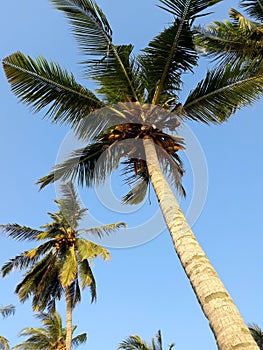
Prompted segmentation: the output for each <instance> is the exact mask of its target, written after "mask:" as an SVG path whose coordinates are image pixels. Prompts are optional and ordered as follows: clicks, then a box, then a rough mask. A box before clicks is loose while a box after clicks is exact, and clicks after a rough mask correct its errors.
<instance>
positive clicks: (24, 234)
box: [0, 224, 42, 241]
mask: <svg viewBox="0 0 263 350" xmlns="http://www.w3.org/2000/svg"><path fill="white" fill-rule="evenodd" d="M0 229H2V230H3V231H4V232H5V233H6V234H7V235H8V236H9V237H11V238H13V239H16V240H18V241H31V240H36V239H37V236H38V235H39V234H41V233H42V231H39V230H35V229H33V228H31V227H26V226H20V225H18V224H7V225H0Z"/></svg>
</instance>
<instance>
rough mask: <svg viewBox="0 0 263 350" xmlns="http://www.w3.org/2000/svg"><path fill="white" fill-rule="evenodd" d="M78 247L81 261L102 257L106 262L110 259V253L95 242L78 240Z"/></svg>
mask: <svg viewBox="0 0 263 350" xmlns="http://www.w3.org/2000/svg"><path fill="white" fill-rule="evenodd" d="M76 246H77V250H78V255H79V257H80V260H81V261H82V260H85V259H89V260H92V259H94V258H96V257H100V258H102V259H104V260H109V259H110V253H109V251H108V250H107V249H106V248H103V247H101V246H100V245H98V244H96V243H94V242H91V241H88V240H86V239H83V238H77V240H76Z"/></svg>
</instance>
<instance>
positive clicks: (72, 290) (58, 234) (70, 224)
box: [1, 183, 125, 350]
mask: <svg viewBox="0 0 263 350" xmlns="http://www.w3.org/2000/svg"><path fill="white" fill-rule="evenodd" d="M62 194H63V196H62V199H60V200H55V202H56V203H57V205H58V207H59V209H60V210H59V212H57V213H48V214H49V216H50V217H51V218H52V222H51V223H48V224H45V225H43V226H41V229H42V230H35V229H33V228H30V227H25V226H20V225H18V224H8V225H1V228H2V229H3V231H4V232H6V233H7V235H8V236H9V237H12V238H14V239H17V240H19V241H20V240H24V241H35V242H43V241H44V243H42V244H40V245H39V246H37V247H36V248H33V249H31V250H29V251H25V252H23V253H22V254H20V255H18V256H16V257H14V258H12V259H10V260H9V261H8V262H6V263H5V264H4V265H3V266H2V269H1V271H2V275H3V277H4V276H6V275H7V274H9V273H10V272H11V271H13V270H14V269H20V270H25V269H26V270H27V272H26V274H25V275H24V277H23V279H22V281H21V282H20V283H19V284H18V285H17V286H16V289H15V293H17V294H18V296H19V299H20V301H21V302H24V301H25V300H27V299H28V298H29V297H30V296H31V295H32V296H33V299H32V308H33V310H34V311H44V310H45V309H47V310H48V311H51V312H54V311H55V301H56V300H59V299H60V298H61V295H62V294H63V293H65V299H66V329H67V334H66V349H67V350H70V349H71V338H72V309H73V308H74V307H75V305H76V304H77V303H78V302H80V300H81V292H80V286H81V288H82V289H84V288H85V287H89V288H90V291H91V302H93V301H95V300H96V296H97V294H96V282H95V278H94V275H93V273H92V270H91V266H90V264H91V262H92V261H93V259H94V258H96V257H100V258H102V259H106V260H108V259H109V257H110V254H109V252H108V250H107V249H105V248H103V247H101V246H99V245H98V244H95V243H93V242H91V241H89V240H87V239H85V238H83V237H82V236H83V234H86V233H93V234H96V235H98V236H102V235H103V234H109V233H110V232H112V231H115V230H117V229H119V228H121V227H125V224H124V223H122V222H119V223H115V224H108V225H105V226H100V227H96V228H91V229H87V230H82V231H81V230H78V229H77V227H78V224H79V222H80V220H81V219H82V218H83V216H84V215H85V212H86V210H87V209H84V208H81V206H80V202H79V200H78V198H77V195H76V192H75V189H74V186H73V185H72V183H67V184H64V185H62Z"/></svg>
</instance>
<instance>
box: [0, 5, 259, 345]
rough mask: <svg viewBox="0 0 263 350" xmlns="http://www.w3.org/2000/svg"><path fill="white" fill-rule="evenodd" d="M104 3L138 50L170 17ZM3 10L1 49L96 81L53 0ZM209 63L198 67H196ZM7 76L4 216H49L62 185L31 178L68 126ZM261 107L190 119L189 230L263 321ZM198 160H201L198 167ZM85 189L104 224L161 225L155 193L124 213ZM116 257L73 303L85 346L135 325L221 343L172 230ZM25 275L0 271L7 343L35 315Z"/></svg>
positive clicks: (143, 331)
mask: <svg viewBox="0 0 263 350" xmlns="http://www.w3.org/2000/svg"><path fill="white" fill-rule="evenodd" d="M98 3H99V5H100V6H101V7H102V8H103V10H104V12H105V13H106V14H107V15H108V18H109V22H110V23H111V26H112V28H113V32H114V41H115V43H117V44H120V43H133V44H135V47H136V50H137V51H138V50H139V49H141V48H143V47H144V46H145V45H146V44H147V42H148V41H149V40H150V39H151V38H152V37H153V36H154V35H155V34H157V33H158V32H159V31H161V30H162V28H163V26H164V24H165V23H167V22H168V21H169V17H168V16H167V14H165V13H164V12H163V11H162V10H160V9H158V8H157V7H156V6H155V4H156V3H157V0H156V1H152V0H144V1H139V0H134V1H133V2H131V1H125V2H124V1H123V0H111V1H105V0H100V1H98ZM230 6H235V7H237V1H233V2H232V1H231V2H230V1H223V3H221V4H219V5H217V6H216V7H215V8H214V11H215V14H213V15H211V16H209V17H207V18H204V19H203V23H209V22H210V21H211V20H213V19H216V18H219V19H223V18H226V17H227V12H228V10H229V7H230ZM0 16H1V18H0V33H1V34H0V36H1V45H0V57H1V58H4V57H6V56H8V55H9V54H11V53H13V52H15V51H22V52H23V53H25V54H29V55H31V56H32V57H34V58H35V57H37V56H38V55H43V56H45V57H46V58H47V59H50V60H53V61H58V62H59V63H60V64H61V66H62V67H65V68H67V69H68V70H69V71H72V72H73V73H74V74H75V75H76V77H77V79H78V80H79V81H80V82H82V83H83V84H87V86H88V87H89V86H90V85H89V84H88V83H86V82H85V81H84V80H83V77H82V75H81V69H80V66H79V65H77V62H78V61H80V60H81V56H80V55H79V54H78V50H77V46H76V45H75V41H74V38H72V36H71V35H70V32H69V26H68V25H67V22H66V21H65V20H64V18H63V16H62V14H61V13H59V12H57V11H56V10H54V9H53V8H52V6H51V4H50V3H49V1H48V0H38V1H35V0H24V1H14V0H9V1H4V2H3V3H2V4H1V14H0ZM202 67H205V63H203V64H202ZM203 73H204V72H202V71H200V70H199V72H198V74H197V75H198V77H199V78H200V77H201V76H202V74H203ZM0 79H1V90H0V99H1V129H0V134H1V137H0V142H1V147H0V156H1V181H0V193H1V210H0V223H14V222H17V223H19V224H24V225H28V226H32V227H36V228H38V227H39V226H40V225H42V224H44V223H46V222H47V220H48V217H47V215H46V214H45V213H46V212H47V211H53V210H55V209H56V207H55V206H54V204H53V203H52V200H53V199H54V198H55V189H54V187H53V186H49V187H48V188H46V189H45V190H43V191H42V192H40V193H39V192H38V189H37V186H35V185H34V183H35V182H36V180H37V179H38V178H39V177H41V176H43V175H45V174H46V173H47V172H48V171H49V170H50V169H51V167H52V166H53V165H54V163H55V160H56V156H57V154H58V150H59V147H60V145H61V143H62V141H63V139H64V137H65V135H66V134H67V132H68V130H67V129H66V128H62V127H60V126H58V125H51V124H50V123H49V121H48V120H41V119H42V117H43V114H42V113H40V114H38V115H33V114H32V113H31V112H30V110H29V109H28V108H27V107H26V106H25V105H22V104H18V102H17V99H16V97H15V96H13V95H12V93H11V92H10V89H9V85H8V83H7V82H6V79H5V77H4V74H3V70H2V69H1V71H0ZM192 84H194V85H195V84H196V82H195V80H194V77H193V76H191V77H188V78H187V79H186V83H185V89H186V90H190V89H191V88H192V87H193V85H192ZM262 112H263V102H259V103H257V104H256V105H255V106H252V107H249V108H246V109H244V110H242V111H239V112H237V113H236V115H235V116H233V117H232V118H231V119H230V120H229V121H228V122H227V123H225V124H224V125H222V126H205V125H198V124H196V123H191V124H189V127H190V129H191V130H192V133H193V134H194V135H195V136H196V137H197V139H198V140H199V143H200V145H201V148H202V150H203V152H204V155H205V158H206V162H207V170H208V174H209V181H208V192H207V198H206V202H205V205H204V209H203V212H202V214H201V216H200V217H199V219H198V221H197V222H196V223H195V224H194V227H193V229H194V232H195V234H196V236H197V238H198V240H199V242H200V243H201V245H202V247H203V248H204V250H205V251H206V253H207V255H208V257H209V258H210V260H211V262H212V263H213V265H214V266H215V268H216V270H217V272H218V273H219V275H220V277H221V278H222V280H223V282H224V284H225V286H226V288H227V289H228V291H229V292H230V294H231V295H232V297H233V299H234V301H235V303H236V305H237V306H238V308H239V309H240V312H241V314H242V315H243V317H244V319H245V321H246V322H256V323H258V324H259V325H261V327H263V300H262V295H263V281H262V267H263V264H262V247H263V235H262V223H261V218H262V212H263V206H262V200H261V199H262V198H263V186H262V173H263V163H262V151H263V147H262V146H263V145H262V130H263V128H262V127H263V121H262ZM186 142H187V140H186ZM186 170H187V172H188V174H190V175H187V176H188V177H186V182H185V183H186V186H187V188H186V189H187V192H188V193H189V194H190V197H189V198H188V199H187V201H186V202H185V203H183V202H182V206H183V207H184V208H186V209H187V208H188V206H189V202H190V200H191V193H193V192H194V191H193V189H192V188H191V186H192V183H193V180H191V176H192V175H191V172H192V171H191V167H190V165H188V164H187V162H186ZM198 170H199V169H196V168H195V169H194V170H193V172H194V173H195V171H197V172H198ZM201 170H202V169H201ZM192 178H194V177H193V176H192ZM116 180H117V177H116V176H115V177H114V178H113V181H112V187H113V191H114V189H115V190H116V189H117V188H118V187H119V186H118V184H117V182H116ZM81 196H82V199H83V201H84V202H85V205H87V206H88V207H89V209H90V210H89V211H90V212H91V214H92V215H93V216H94V217H95V218H97V219H98V220H101V221H103V222H104V223H107V222H114V221H117V220H118V221H119V220H124V221H126V222H127V223H128V224H129V226H130V227H133V228H134V227H137V226H139V225H140V224H143V223H144V222H145V220H146V219H147V220H148V219H149V222H150V223H149V225H148V230H152V231H153V232H154V231H155V225H154V224H153V223H152V222H151V216H152V215H153V213H155V212H156V211H157V212H158V209H157V208H156V203H155V201H154V196H153V195H152V198H151V199H152V205H151V206H150V205H149V202H148V201H146V202H145V204H144V205H143V208H142V209H141V210H138V208H137V210H135V211H134V213H131V212H129V213H128V214H125V213H120V211H121V209H118V210H116V211H115V212H114V211H110V210H107V208H105V205H106V204H105V203H100V202H101V197H98V195H96V193H94V192H92V191H87V190H86V191H83V192H82V194H81ZM106 197H107V195H106ZM103 204H104V205H103ZM122 234H123V235H129V234H131V232H129V231H127V232H125V233H122ZM142 234H145V232H144V233H142ZM0 242H1V255H0V264H1V265H2V264H3V263H4V262H5V261H7V260H8V259H9V258H11V257H13V256H15V255H16V254H18V253H20V252H21V251H23V250H24V249H27V248H28V246H26V245H24V244H22V243H18V242H13V241H11V240H9V239H6V238H5V237H1V238H0ZM113 245H114V244H113ZM111 256H112V260H111V262H110V263H105V262H100V261H97V262H95V266H94V273H95V276H96V279H97V284H98V302H97V304H94V305H90V304H89V293H88V292H87V291H86V292H84V294H83V302H82V303H81V305H79V306H78V307H77V308H76V309H75V310H74V313H73V320H74V323H75V324H77V325H78V332H87V333H88V338H89V339H88V343H87V344H86V345H85V346H82V347H79V349H80V350H81V349H92V350H101V349H107V350H114V349H116V348H117V346H118V344H119V342H120V341H121V340H122V339H124V338H125V337H127V336H129V335H131V334H134V333H136V334H139V335H140V336H141V337H142V338H145V339H146V340H150V339H151V338H152V337H153V336H154V335H155V334H156V332H157V330H158V329H161V330H162V333H163V339H164V345H165V346H166V345H167V344H169V343H171V342H175V344H176V350H177V349H178V350H188V349H189V350H190V349H195V350H204V349H209V350H210V349H211V350H212V349H216V344H215V342H214V339H213V336H212V333H211V331H210V328H209V325H208V323H207V321H206V319H205V317H204V316H203V314H202V312H201V309H200V307H199V305H198V303H197V301H196V299H195V295H194V293H193V291H192V289H191V287H190V284H189V282H188V281H187V280H186V278H185V276H184V272H183V270H182V268H181V266H180V264H179V261H178V259H177V257H176V255H175V252H174V250H173V248H172V243H171V240H170V237H169V234H168V232H167V231H166V230H165V231H164V232H163V233H162V234H160V235H158V237H156V238H155V239H153V240H151V241H150V242H147V243H145V244H142V245H140V246H137V247H130V248H125V249H116V248H114V249H111ZM20 279H21V274H20V273H14V274H13V275H12V274H11V275H10V276H8V277H7V278H5V279H4V280H0V286H1V287H0V290H1V293H0V304H2V305H6V304H9V303H13V304H15V305H16V308H17V309H16V314H15V316H13V317H10V318H8V319H5V320H0V334H1V335H3V336H5V337H7V338H8V339H9V340H10V342H11V345H12V346H13V345H15V344H16V343H18V342H19V341H20V340H19V339H18V338H17V334H18V332H19V331H20V330H21V329H22V328H24V327H28V326H39V324H38V322H37V321H36V320H35V319H34V317H33V315H32V312H31V308H30V305H31V304H30V301H28V302H26V303H25V304H23V305H21V304H20V303H19V302H18V299H17V297H16V295H14V294H13V290H14V288H15V285H16V284H17V283H18V282H19V281H20ZM63 309H64V303H61V304H60V305H59V310H60V311H61V312H63ZM21 340H22V339H21ZM165 346H164V349H165V348H166V347H165Z"/></svg>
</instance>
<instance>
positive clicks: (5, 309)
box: [0, 304, 15, 317]
mask: <svg viewBox="0 0 263 350" xmlns="http://www.w3.org/2000/svg"><path fill="white" fill-rule="evenodd" d="M14 313H15V306H14V305H12V304H9V305H6V306H1V307H0V314H1V315H2V317H8V316H10V315H14Z"/></svg>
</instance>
